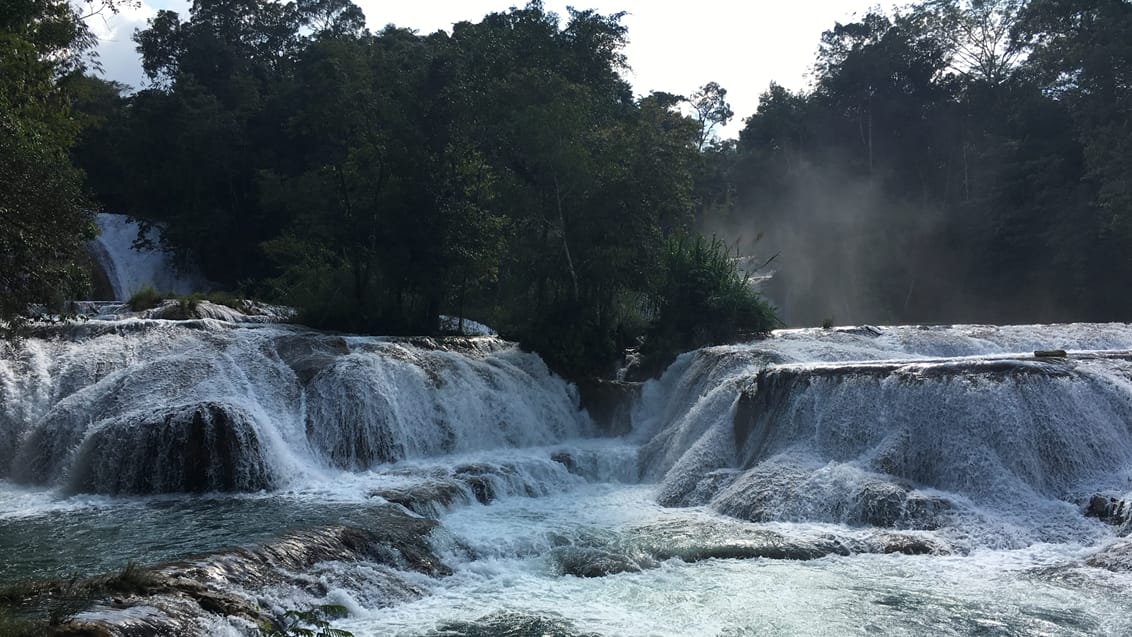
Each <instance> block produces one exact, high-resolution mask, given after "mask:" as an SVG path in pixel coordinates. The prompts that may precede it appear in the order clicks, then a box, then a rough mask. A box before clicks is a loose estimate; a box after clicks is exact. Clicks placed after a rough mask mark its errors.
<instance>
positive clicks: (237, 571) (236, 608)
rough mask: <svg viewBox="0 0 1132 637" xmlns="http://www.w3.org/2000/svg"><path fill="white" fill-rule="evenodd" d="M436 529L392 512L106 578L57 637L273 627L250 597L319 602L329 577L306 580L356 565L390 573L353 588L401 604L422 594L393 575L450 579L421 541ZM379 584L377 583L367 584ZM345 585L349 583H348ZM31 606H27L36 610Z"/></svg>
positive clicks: (270, 616)
mask: <svg viewBox="0 0 1132 637" xmlns="http://www.w3.org/2000/svg"><path fill="white" fill-rule="evenodd" d="M435 526H436V522H434V521H432V520H427V519H424V518H418V517H413V516H410V515H406V514H404V513H401V512H398V511H397V510H396V509H393V508H389V509H387V510H385V511H384V512H383V513H382V514H381V515H380V516H379V519H378V520H376V521H375V525H374V526H373V528H371V529H359V528H353V527H346V526H331V527H321V528H315V529H309V530H304V531H295V532H292V533H289V534H287V535H286V536H284V537H282V538H280V539H279V540H277V541H275V542H271V543H269V544H265V545H263V546H260V547H256V548H234V549H228V550H224V551H219V552H216V553H212V554H209V555H203V556H199V557H195V558H188V559H184V560H177V561H174V562H169V563H166V564H162V565H158V566H155V567H152V568H148V569H144V570H141V571H135V572H134V573H133V574H132V575H131V576H130V577H129V578H128V580H125V581H126V584H127V585H122V584H120V583H117V582H118V580H121V579H122V578H120V577H118V578H104V579H105V580H106V582H105V583H104V584H99V583H98V582H97V581H92V585H91V587H90V589H89V590H90V592H91V596H92V598H93V599H94V600H95V601H94V602H93V604H92V605H91V606H89V607H88V608H87V609H86V610H84V611H83V612H80V613H78V614H77V615H75V617H74V618H73V619H71V620H70V621H67V622H65V623H64V624H62V625H61V626H60V627H59V630H58V632H57V634H63V635H94V636H99V637H102V636H106V637H110V636H113V637H134V636H135V635H136V636H141V635H146V636H148V635H169V636H180V635H184V636H186V637H188V636H190V635H200V634H207V632H208V630H207V628H205V627H207V626H210V625H213V626H214V625H216V622H218V621H234V622H235V623H236V624H242V625H255V626H260V625H263V624H264V623H267V624H269V625H275V626H277V627H278V626H279V624H278V621H279V619H280V618H279V617H277V616H276V615H275V614H274V613H272V612H271V611H267V610H264V609H262V608H261V606H260V603H259V601H258V600H257V597H256V595H255V592H256V591H257V590H262V589H264V588H267V587H292V588H295V589H298V590H302V591H305V592H306V593H308V594H309V595H313V596H315V597H322V596H325V595H326V594H327V593H328V586H335V585H340V586H348V585H349V584H350V582H349V581H346V582H338V583H335V582H333V581H328V578H327V576H325V575H324V576H322V577H305V576H303V574H304V573H307V572H309V571H311V570H312V569H315V568H316V567H317V565H318V564H320V563H333V562H347V563H349V562H358V563H365V564H369V565H371V566H372V565H383V566H386V567H390V568H389V569H380V570H379V569H372V568H371V569H365V572H366V574H367V577H369V578H371V579H369V580H366V581H364V582H363V581H359V582H354V584H357V585H360V586H364V587H366V588H367V589H368V590H373V589H374V588H382V587H385V588H387V589H388V590H390V591H394V592H395V595H396V597H397V598H396V599H391V600H389V602H394V601H396V602H402V601H407V600H409V599H415V598H417V597H420V596H421V595H423V593H424V592H423V591H422V590H421V589H419V587H417V586H416V585H414V584H412V583H411V582H409V581H408V580H405V579H404V578H401V577H400V576H398V575H397V574H396V572H397V571H414V572H418V573H423V574H425V575H429V576H434V577H436V576H444V575H448V574H449V573H450V572H451V571H450V570H449V568H448V567H447V566H446V565H445V564H444V563H443V562H442V561H441V560H440V559H439V557H437V556H436V555H435V553H434V552H433V551H432V548H431V547H430V546H429V544H428V541H427V535H428V533H429V532H430V531H431V530H432V529H433V528H434V527H435ZM372 578H378V579H380V580H382V581H373V580H372ZM347 579H348V578H347ZM35 601H36V600H34V599H33V600H30V603H31V605H33V606H34V603H35Z"/></svg>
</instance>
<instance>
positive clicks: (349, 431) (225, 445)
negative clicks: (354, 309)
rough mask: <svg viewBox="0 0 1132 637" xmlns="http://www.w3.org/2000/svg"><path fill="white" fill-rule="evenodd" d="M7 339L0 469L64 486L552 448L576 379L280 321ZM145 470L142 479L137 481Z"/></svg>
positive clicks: (489, 354)
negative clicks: (336, 334)
mask: <svg viewBox="0 0 1132 637" xmlns="http://www.w3.org/2000/svg"><path fill="white" fill-rule="evenodd" d="M60 336H61V337H60V338H51V339H43V338H30V339H26V340H25V341H23V342H21V343H19V344H7V345H5V347H6V348H7V349H8V351H7V353H6V355H5V356H3V358H0V395H2V396H3V398H4V400H3V403H2V404H0V476H5V475H10V476H11V477H12V478H13V479H15V480H16V481H18V482H20V483H24V484H34V485H47V486H58V487H63V488H65V489H69V490H71V491H80V492H105V493H146V492H158V493H159V492H167V491H169V492H175V491H210V490H222V491H232V490H235V491H254V490H257V489H263V488H269V489H279V488H283V489H286V488H292V487H294V486H296V485H301V484H305V483H309V482H312V481H319V482H322V481H325V480H326V478H327V476H331V475H334V474H337V473H338V472H340V471H341V470H348V471H363V470H366V469H368V468H370V467H372V466H375V465H378V464H381V463H387V462H393V461H397V460H401V459H406V458H423V457H429V456H435V455H443V454H450V453H459V452H467V451H472V450H477V449H495V448H515V447H530V446H540V445H548V444H554V443H556V442H560V441H563V440H570V439H575V438H579V437H581V436H583V435H585V434H587V433H588V432H589V430H590V428H591V427H592V425H591V424H590V423H589V421H588V419H587V418H586V417H585V415H584V413H583V412H581V411H580V410H579V407H578V402H577V401H578V399H577V396H576V394H575V393H574V391H573V389H572V388H571V387H570V386H568V385H567V384H566V383H564V382H563V381H562V380H561V379H558V378H557V377H554V376H553V375H551V374H550V372H549V371H548V370H547V368H546V366H545V365H544V364H543V363H542V361H540V360H539V359H538V358H537V357H535V356H533V355H530V354H524V353H521V352H519V351H517V350H516V349H515V348H514V347H513V346H511V345H509V344H506V343H503V342H502V341H499V340H498V339H493V338H483V339H479V340H475V339H472V340H470V341H467V347H466V348H465V350H464V351H462V353H457V352H453V351H448V350H446V349H445V348H444V347H442V346H437V345H436V344H435V343H425V344H422V345H420V346H418V345H414V344H412V343H410V342H398V341H388V340H385V339H379V338H360V337H359V338H350V339H343V338H341V337H330V336H323V335H320V334H317V333H314V332H310V331H307V330H303V329H300V328H294V327H288V326H278V325H235V324H231V323H226V322H221V321H214V320H201V321H194V322H182V323H177V322H170V321H156V320H139V319H129V320H122V321H106V322H99V323H98V324H90V325H87V326H83V327H81V328H76V329H74V330H71V331H68V332H65V333H63V334H61V335H60ZM147 476H148V477H147Z"/></svg>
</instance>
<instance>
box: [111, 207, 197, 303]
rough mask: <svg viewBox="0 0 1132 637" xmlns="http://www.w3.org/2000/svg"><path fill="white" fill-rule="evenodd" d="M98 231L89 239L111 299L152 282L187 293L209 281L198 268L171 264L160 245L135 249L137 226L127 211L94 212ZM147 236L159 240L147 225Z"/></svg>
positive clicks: (158, 287) (161, 289) (124, 296)
mask: <svg viewBox="0 0 1132 637" xmlns="http://www.w3.org/2000/svg"><path fill="white" fill-rule="evenodd" d="M95 221H96V222H97V223H98V229H99V234H98V237H97V238H96V239H94V241H92V242H91V245H90V250H91V254H92V256H93V258H94V260H95V261H96V262H97V263H98V265H99V266H100V267H101V268H102V269H103V271H104V272H105V273H106V278H107V280H108V281H109V283H110V288H111V291H112V293H113V295H114V298H113V299H110V300H114V301H125V300H127V299H128V298H130V294H132V293H134V292H136V291H137V290H139V289H141V288H143V287H145V286H147V285H148V286H152V287H153V288H154V289H156V290H157V291H159V292H168V293H172V294H190V293H192V292H200V291H204V290H206V289H208V287H209V285H208V282H207V281H205V279H204V278H203V277H202V276H201V275H200V274H199V273H197V272H194V271H191V270H186V269H185V268H177V267H174V263H173V260H172V258H171V257H170V255H169V254H168V253H167V252H165V251H163V250H161V249H160V248H154V249H149V250H146V249H137V248H135V247H134V240H135V239H137V237H138V231H139V226H138V224H137V222H135V221H132V220H130V218H129V217H127V216H126V215H116V214H108V213H102V214H98V215H96V216H95ZM146 239H148V240H149V242H150V243H151V244H153V245H155V246H156V245H158V244H159V239H160V237H158V236H157V231H156V230H155V229H153V228H150V230H149V233H148V234H147V235H146Z"/></svg>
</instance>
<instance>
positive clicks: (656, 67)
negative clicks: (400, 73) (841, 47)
mask: <svg viewBox="0 0 1132 637" xmlns="http://www.w3.org/2000/svg"><path fill="white" fill-rule="evenodd" d="M143 2H144V4H142V6H141V7H140V8H139V9H131V10H128V11H125V12H123V13H122V14H121V15H118V16H110V17H107V18H103V17H97V18H95V23H94V24H93V26H94V28H95V31H96V32H97V33H98V35H99V36H100V37H101V38H102V40H103V41H102V45H101V47H100V48H99V52H100V55H101V60H102V65H103V67H104V68H105V75H106V77H108V78H109V79H112V80H117V81H119V82H123V83H125V84H129V85H131V86H134V87H140V86H142V85H143V84H144V82H145V80H144V76H143V74H142V71H141V64H140V62H139V60H138V55H137V52H136V51H135V50H134V47H135V44H134V42H133V41H132V40H131V39H130V38H131V36H132V34H133V32H134V29H136V28H144V27H145V23H146V20H147V19H149V18H150V17H152V16H153V15H154V14H155V13H156V11H157V10H158V9H172V10H174V11H177V12H178V13H180V14H181V15H182V16H187V15H188V7H189V5H190V2H191V0H143ZM355 2H356V3H357V4H358V5H359V6H360V7H361V8H362V10H363V11H365V14H366V18H367V21H368V23H369V26H370V28H371V29H379V28H381V27H382V26H384V25H386V24H390V23H392V24H396V25H397V26H401V27H409V28H412V29H416V30H417V31H419V32H421V33H431V32H433V31H436V30H438V29H444V30H450V29H451V26H452V24H453V23H455V22H460V21H463V20H469V21H473V22H474V21H478V20H479V19H480V18H482V17H483V16H484V15H485V14H487V13H491V12H494V11H504V10H506V9H507V8H509V7H511V6H513V5H516V4H519V5H521V4H524V3H525V0H400V1H397V2H389V1H384V2H383V1H381V0H355ZM876 4H877V0H754V1H745V2H744V1H740V0H697V1H694V2H692V1H682V2H676V1H671V0H588V1H587V0H572V1H571V2H562V1H560V0H546V2H545V6H546V8H547V9H548V10H551V11H555V12H558V13H560V14H561V15H563V16H565V15H566V6H567V5H573V6H576V7H578V8H583V9H591V8H592V9H596V10H598V11H599V12H601V13H605V14H609V13H615V12H618V11H627V12H628V15H626V16H625V18H624V24H625V25H626V26H627V27H628V28H629V46H628V47H627V49H626V51H625V54H626V56H627V57H628V60H629V66H630V67H631V68H632V71H631V72H630V74H629V76H628V78H627V79H628V80H629V81H630V82H631V83H632V84H633V88H634V90H635V91H636V92H637V93H638V94H640V95H647V94H648V93H649V92H650V91H668V92H670V93H678V94H684V95H688V94H691V93H692V92H693V91H694V90H695V89H696V88H697V87H699V86H702V85H703V84H706V83H707V82H711V81H715V82H719V83H720V84H721V85H722V86H723V87H724V88H726V89H727V91H728V94H727V97H728V100H729V101H730V102H731V108H732V110H734V111H735V115H736V117H735V119H734V120H733V121H732V123H731V125H730V126H728V127H727V129H726V130H725V131H723V135H724V136H727V137H732V136H736V135H737V134H738V132H739V130H740V129H741V128H742V120H743V118H745V117H747V116H749V115H751V114H753V113H754V112H755V109H756V108H757V106H758V98H759V95H760V94H761V93H762V92H763V91H765V90H766V88H767V86H768V85H769V84H770V82H771V80H774V81H776V82H778V83H779V84H781V85H783V86H786V87H788V88H791V89H800V88H804V87H806V86H807V85H808V83H809V69H810V66H811V65H812V64H813V61H814V54H815V52H816V51H817V47H818V42H819V39H820V37H821V33H822V32H823V31H825V30H827V29H829V28H830V27H832V26H833V24H834V23H835V22H839V21H840V22H848V21H852V20H853V19H854V16H859V15H863V13H864V12H865V11H866V10H867V9H868V8H869V7H870V6H875V5H876ZM889 4H890V3H885V4H884V6H885V8H888V7H889Z"/></svg>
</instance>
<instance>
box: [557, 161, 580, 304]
mask: <svg viewBox="0 0 1132 637" xmlns="http://www.w3.org/2000/svg"><path fill="white" fill-rule="evenodd" d="M554 200H555V203H556V204H557V205H558V223H559V225H561V226H562V252H564V253H565V254H566V267H567V268H569V270H570V283H571V284H572V285H573V290H574V302H575V303H576V302H577V301H578V298H579V297H580V296H581V295H580V294H579V293H578V273H577V272H576V271H575V270H574V258H573V257H572V256H570V244H569V243H568V242H567V241H566V217H565V215H563V214H562V190H561V189H560V188H559V187H558V175H554Z"/></svg>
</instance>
